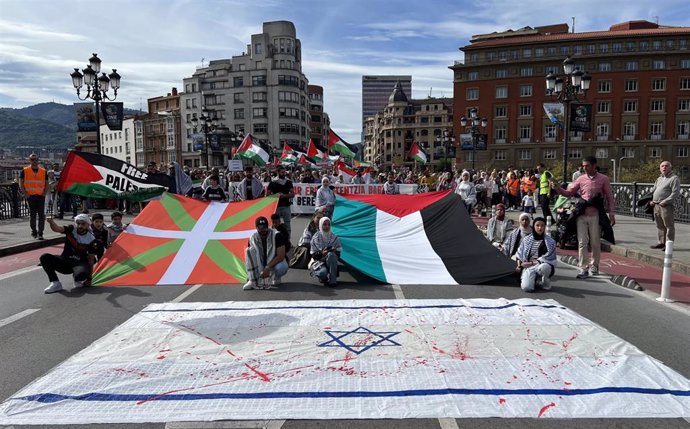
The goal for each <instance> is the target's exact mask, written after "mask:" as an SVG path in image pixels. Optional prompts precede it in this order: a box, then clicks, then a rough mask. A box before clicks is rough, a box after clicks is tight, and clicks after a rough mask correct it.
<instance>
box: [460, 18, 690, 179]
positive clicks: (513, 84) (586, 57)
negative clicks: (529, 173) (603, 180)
mask: <svg viewBox="0 0 690 429" xmlns="http://www.w3.org/2000/svg"><path fill="white" fill-rule="evenodd" d="M689 45H690V27H666V26H661V25H658V24H654V23H651V22H647V21H631V22H626V23H622V24H616V25H613V26H611V28H609V29H608V30H607V31H593V32H583V33H570V32H569V30H568V25H567V24H557V25H550V26H545V27H535V28H531V27H525V28H522V29H519V30H515V31H513V30H508V31H505V32H502V33H491V34H483V35H477V36H473V37H472V40H471V41H470V44H469V45H467V46H463V47H461V48H460V50H461V51H463V52H464V54H465V59H464V62H456V64H455V65H453V66H451V67H450V68H451V69H452V70H453V72H454V100H453V110H454V111H455V112H456V113H455V121H454V134H455V135H456V136H457V135H459V134H461V133H463V132H465V130H463V129H461V127H460V121H459V119H460V116H462V115H465V116H469V110H470V109H472V108H477V109H478V110H479V115H480V116H482V117H486V118H487V119H488V125H487V127H486V129H483V130H481V132H482V133H485V134H487V135H488V150H486V151H479V152H476V154H477V160H476V163H477V167H478V168H494V167H495V168H505V167H507V166H509V165H515V166H516V167H534V166H535V165H536V164H537V163H539V162H544V163H545V164H547V165H549V164H553V163H554V162H555V161H557V160H562V157H563V144H562V141H563V137H564V132H563V130H561V129H558V127H556V126H554V125H553V124H551V122H550V121H549V119H548V118H547V117H546V114H545V113H544V109H543V103H550V102H556V101H557V100H556V99H555V97H553V96H550V95H548V94H547V92H546V84H545V77H546V75H547V74H548V73H549V72H553V73H555V74H557V75H558V76H559V77H564V73H563V67H562V63H563V60H564V59H565V58H567V57H568V56H570V57H571V58H572V59H573V60H574V61H575V66H576V67H579V68H580V70H583V71H586V72H587V73H589V74H590V75H591V76H592V81H591V86H590V90H589V91H588V92H587V94H586V96H584V97H580V100H581V101H583V102H586V103H591V104H592V105H593V106H592V107H593V109H592V110H593V112H592V131H591V132H586V133H577V132H575V133H573V132H571V133H570V139H569V145H568V158H569V164H570V165H571V166H572V165H573V164H575V163H577V162H579V161H580V159H581V158H582V157H583V156H587V155H594V156H596V157H597V158H598V159H600V160H601V161H600V163H599V164H600V165H601V166H602V167H604V168H608V166H609V164H612V163H611V161H610V159H617V160H620V159H621V158H625V159H629V161H625V162H626V167H630V166H632V165H633V163H640V162H644V161H647V160H649V159H658V160H659V161H661V159H669V160H671V162H672V163H673V164H674V165H676V166H682V165H683V164H685V165H687V164H688V163H689V162H688V151H689V149H690V139H689V137H690V46H689ZM471 160H472V152H471V151H465V152H458V159H457V162H458V164H459V167H465V168H467V167H469V166H470V165H471ZM571 168H572V167H571ZM686 168H687V167H686ZM570 171H572V170H570Z"/></svg>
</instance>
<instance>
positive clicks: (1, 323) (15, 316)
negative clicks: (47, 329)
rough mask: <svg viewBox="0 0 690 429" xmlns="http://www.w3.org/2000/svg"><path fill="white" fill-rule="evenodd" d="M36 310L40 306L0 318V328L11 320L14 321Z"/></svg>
mask: <svg viewBox="0 0 690 429" xmlns="http://www.w3.org/2000/svg"><path fill="white" fill-rule="evenodd" d="M38 310H40V308H29V309H28V310H24V311H22V312H19V313H17V314H15V315H14V316H10V317H8V318H6V319H2V320H0V328H2V327H3V326H5V325H9V324H10V323H12V322H16V321H17V320H19V319H23V318H24V317H26V316H29V315H31V314H34V313H35V312H37V311H38Z"/></svg>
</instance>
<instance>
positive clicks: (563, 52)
mask: <svg viewBox="0 0 690 429" xmlns="http://www.w3.org/2000/svg"><path fill="white" fill-rule="evenodd" d="M561 55H565V56H568V55H570V46H561Z"/></svg>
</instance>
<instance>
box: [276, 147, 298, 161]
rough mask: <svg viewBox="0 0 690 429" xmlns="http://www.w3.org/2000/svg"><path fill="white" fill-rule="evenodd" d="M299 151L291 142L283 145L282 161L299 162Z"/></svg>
mask: <svg viewBox="0 0 690 429" xmlns="http://www.w3.org/2000/svg"><path fill="white" fill-rule="evenodd" d="M297 158H298V156H297V153H296V152H295V150H294V149H293V148H292V146H290V145H289V144H287V143H285V144H284V145H283V153H282V154H281V155H280V161H281V162H283V163H286V164H294V163H296V162H297Z"/></svg>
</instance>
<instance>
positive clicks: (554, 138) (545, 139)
mask: <svg viewBox="0 0 690 429" xmlns="http://www.w3.org/2000/svg"><path fill="white" fill-rule="evenodd" d="M555 141H556V137H544V143H553V142H555Z"/></svg>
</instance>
